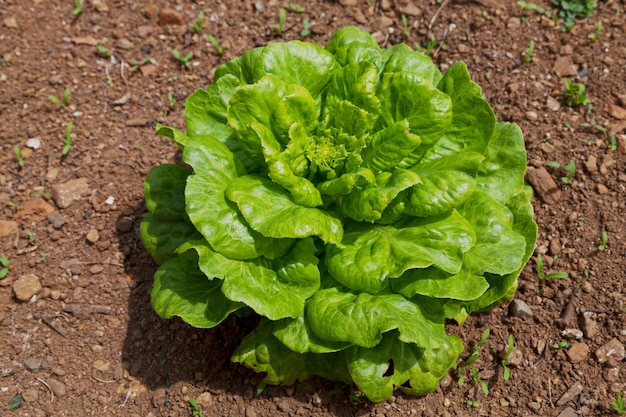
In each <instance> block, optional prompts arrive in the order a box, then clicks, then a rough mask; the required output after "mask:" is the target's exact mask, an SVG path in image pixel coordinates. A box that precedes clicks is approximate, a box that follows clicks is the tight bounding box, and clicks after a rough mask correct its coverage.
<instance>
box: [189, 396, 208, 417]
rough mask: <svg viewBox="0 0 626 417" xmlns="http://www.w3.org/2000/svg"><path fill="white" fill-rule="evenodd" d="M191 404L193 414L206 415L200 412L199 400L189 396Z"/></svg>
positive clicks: (200, 416)
mask: <svg viewBox="0 0 626 417" xmlns="http://www.w3.org/2000/svg"><path fill="white" fill-rule="evenodd" d="M189 404H190V405H191V415H192V416H198V417H204V414H202V413H201V412H200V408H199V407H198V402H197V401H196V400H195V399H194V398H192V397H189Z"/></svg>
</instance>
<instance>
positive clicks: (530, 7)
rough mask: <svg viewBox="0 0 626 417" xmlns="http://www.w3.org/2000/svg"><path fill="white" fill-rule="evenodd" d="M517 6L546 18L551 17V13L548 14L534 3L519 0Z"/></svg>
mask: <svg viewBox="0 0 626 417" xmlns="http://www.w3.org/2000/svg"><path fill="white" fill-rule="evenodd" d="M517 5H518V6H519V7H521V8H522V9H527V10H533V11H535V12H537V13H541V14H542V15H544V16H546V17H548V18H550V17H552V13H550V12H549V11H548V10H546V9H544V8H543V7H541V6H537V5H536V4H535V3H526V2H525V1H521V0H520V1H518V2H517Z"/></svg>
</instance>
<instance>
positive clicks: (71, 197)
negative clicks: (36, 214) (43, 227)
mask: <svg viewBox="0 0 626 417" xmlns="http://www.w3.org/2000/svg"><path fill="white" fill-rule="evenodd" d="M88 193H89V183H88V182H87V178H77V179H74V180H69V181H67V182H65V183H63V184H57V185H55V186H54V187H52V199H53V200H54V202H55V203H56V205H57V207H59V208H67V207H69V206H70V205H71V204H72V203H73V202H75V201H78V200H80V199H81V198H82V197H83V196H85V195H87V194H88Z"/></svg>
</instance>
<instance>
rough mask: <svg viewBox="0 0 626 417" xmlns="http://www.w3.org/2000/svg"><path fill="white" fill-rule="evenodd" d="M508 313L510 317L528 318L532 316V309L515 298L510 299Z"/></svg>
mask: <svg viewBox="0 0 626 417" xmlns="http://www.w3.org/2000/svg"><path fill="white" fill-rule="evenodd" d="M509 314H510V315H511V317H521V318H530V317H533V316H534V314H533V311H532V310H531V309H530V307H528V304H526V303H525V302H524V301H522V300H518V299H515V300H513V301H511V305H510V306H509Z"/></svg>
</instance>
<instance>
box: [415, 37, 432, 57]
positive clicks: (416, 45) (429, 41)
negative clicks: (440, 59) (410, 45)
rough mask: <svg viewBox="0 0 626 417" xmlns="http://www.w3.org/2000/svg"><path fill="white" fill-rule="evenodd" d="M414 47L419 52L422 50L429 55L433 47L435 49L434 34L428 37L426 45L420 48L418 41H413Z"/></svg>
mask: <svg viewBox="0 0 626 417" xmlns="http://www.w3.org/2000/svg"><path fill="white" fill-rule="evenodd" d="M414 45H415V49H416V50H418V51H419V52H423V53H424V54H426V55H428V56H430V54H431V53H432V52H433V49H435V46H437V40H436V39H435V37H434V36H431V37H430V39H429V40H428V44H427V45H426V48H422V47H421V46H420V44H419V43H417V42H415V43H414Z"/></svg>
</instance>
